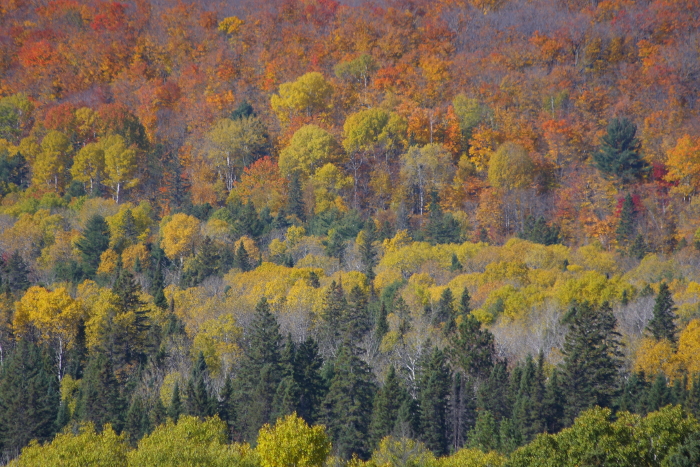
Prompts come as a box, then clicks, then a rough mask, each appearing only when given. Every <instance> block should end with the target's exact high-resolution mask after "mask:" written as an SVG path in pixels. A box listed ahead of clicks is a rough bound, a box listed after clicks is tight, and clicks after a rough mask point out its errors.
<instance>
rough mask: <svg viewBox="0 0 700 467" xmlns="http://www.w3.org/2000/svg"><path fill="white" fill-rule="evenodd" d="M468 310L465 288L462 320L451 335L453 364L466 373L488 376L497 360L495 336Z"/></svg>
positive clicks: (461, 301)
mask: <svg viewBox="0 0 700 467" xmlns="http://www.w3.org/2000/svg"><path fill="white" fill-rule="evenodd" d="M468 310H469V294H468V293H467V292H466V289H465V291H464V293H463V294H462V297H461V300H460V314H461V321H460V323H459V325H458V326H457V329H456V330H455V332H453V333H452V334H451V335H450V336H449V343H450V346H449V350H448V353H449V356H450V360H451V361H452V364H453V365H455V366H457V367H458V368H460V369H461V370H462V371H463V372H464V373H465V374H467V375H471V376H473V377H477V378H486V377H487V376H488V375H489V374H490V372H491V369H492V368H493V365H494V361H495V355H496V347H495V343H494V337H493V334H491V332H490V331H489V330H488V329H482V327H481V323H480V322H479V320H477V319H476V317H474V315H472V314H471V313H469V312H468Z"/></svg>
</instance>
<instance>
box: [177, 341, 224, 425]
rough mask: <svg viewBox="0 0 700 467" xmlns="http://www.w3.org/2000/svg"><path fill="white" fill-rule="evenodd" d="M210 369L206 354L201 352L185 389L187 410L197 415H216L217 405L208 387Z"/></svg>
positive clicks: (188, 413) (190, 413)
mask: <svg viewBox="0 0 700 467" xmlns="http://www.w3.org/2000/svg"><path fill="white" fill-rule="evenodd" d="M207 379H208V370H207V362H206V360H204V354H203V353H202V352H199V355H198V356H197V360H196V361H195V363H194V365H193V366H192V373H191V374H190V379H189V380H188V381H187V386H186V389H185V412H186V413H187V415H193V416H195V417H210V416H212V415H214V412H215V410H216V405H215V401H214V399H213V397H212V396H211V395H210V394H209V388H208V387H207Z"/></svg>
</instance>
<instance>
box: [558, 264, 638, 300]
mask: <svg viewBox="0 0 700 467" xmlns="http://www.w3.org/2000/svg"><path fill="white" fill-rule="evenodd" d="M624 289H627V290H628V293H629V292H630V291H631V287H630V286H629V285H628V284H625V283H623V282H622V279H621V278H620V277H619V276H615V277H613V278H611V279H610V280H608V279H607V278H606V277H605V276H604V275H603V274H601V273H599V272H596V271H587V272H584V273H582V274H581V275H580V276H579V277H576V278H568V279H566V278H565V279H563V280H562V281H559V282H557V284H556V285H555V289H554V291H553V292H554V295H555V297H556V298H557V300H558V301H559V303H560V304H561V305H563V306H567V305H569V304H571V303H573V302H578V303H582V302H586V301H587V302H591V303H596V304H599V305H600V304H602V303H603V302H611V303H612V302H615V301H617V300H619V299H620V297H621V296H622V291H623V290H624Z"/></svg>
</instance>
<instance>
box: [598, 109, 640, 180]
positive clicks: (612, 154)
mask: <svg viewBox="0 0 700 467" xmlns="http://www.w3.org/2000/svg"><path fill="white" fill-rule="evenodd" d="M636 134H637V127H636V126H635V125H634V123H632V122H631V121H630V120H628V119H627V118H613V119H612V120H611V121H610V123H609V124H608V127H607V134H606V135H605V136H603V138H602V139H601V142H600V148H599V150H598V152H596V153H594V154H593V161H594V163H595V165H596V167H597V168H598V170H600V171H601V172H603V173H605V174H609V175H615V176H617V177H619V178H620V179H621V180H622V181H623V182H625V183H629V182H632V181H635V180H639V179H641V178H643V177H644V176H645V175H646V173H647V172H648V171H649V167H648V165H647V163H646V162H645V161H644V159H642V157H641V155H640V150H641V143H640V141H639V139H637V138H636Z"/></svg>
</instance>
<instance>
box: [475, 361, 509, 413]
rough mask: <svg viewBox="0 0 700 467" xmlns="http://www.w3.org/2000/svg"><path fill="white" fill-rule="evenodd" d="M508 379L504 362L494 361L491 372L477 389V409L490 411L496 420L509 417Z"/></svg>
mask: <svg viewBox="0 0 700 467" xmlns="http://www.w3.org/2000/svg"><path fill="white" fill-rule="evenodd" d="M509 380H510V378H509V375H508V368H507V364H506V362H505V361H498V362H496V363H495V364H494V365H493V367H492V369H491V374H489V376H488V378H486V379H485V380H484V381H483V382H482V383H481V385H480V386H479V388H478V390H477V395H476V399H477V400H476V404H477V409H478V410H480V411H484V410H487V411H489V412H491V415H493V416H494V417H495V418H496V420H498V421H500V420H502V419H504V418H508V417H510V414H511V400H510V394H509V392H510V391H509V386H510V384H509Z"/></svg>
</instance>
